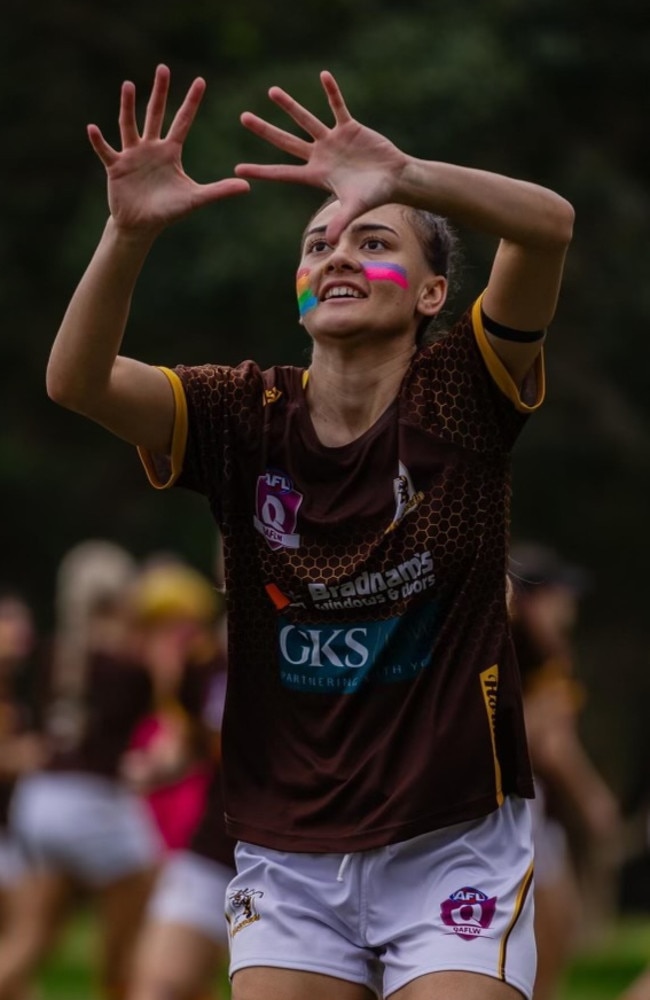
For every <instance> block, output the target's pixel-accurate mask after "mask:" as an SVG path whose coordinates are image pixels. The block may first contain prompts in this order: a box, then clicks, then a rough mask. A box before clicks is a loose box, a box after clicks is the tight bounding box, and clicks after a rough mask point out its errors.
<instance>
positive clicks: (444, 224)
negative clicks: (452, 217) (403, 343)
mask: <svg viewBox="0 0 650 1000" xmlns="http://www.w3.org/2000/svg"><path fill="white" fill-rule="evenodd" d="M404 214H405V215H406V217H407V219H408V221H409V222H410V224H411V226H412V227H413V231H414V232H415V235H416V236H417V238H418V241H419V243H420V246H421V247H422V250H423V252H424V257H425V260H426V261H427V263H428V265H429V267H430V268H431V269H432V271H434V272H435V273H436V274H441V275H442V276H443V277H444V278H446V279H447V301H448V302H449V301H450V300H451V299H452V298H453V296H454V294H455V293H456V290H457V287H458V284H459V283H460V278H459V272H460V266H461V257H462V254H461V249H460V241H459V239H458V235H457V234H456V231H455V229H453V227H452V226H451V225H450V224H449V222H448V220H447V219H445V217H444V216H442V215H436V214H435V212H428V211H427V210H426V209H424V208H411V207H410V206H404ZM440 315H441V314H440V313H439V314H438V315H437V316H423V317H422V319H421V320H420V323H419V325H418V328H417V331H416V335H415V342H416V344H418V346H419V345H421V344H425V343H428V342H429V341H430V340H432V339H434V338H435V337H436V336H437V335H438V334H439V333H440V329H439V328H440Z"/></svg>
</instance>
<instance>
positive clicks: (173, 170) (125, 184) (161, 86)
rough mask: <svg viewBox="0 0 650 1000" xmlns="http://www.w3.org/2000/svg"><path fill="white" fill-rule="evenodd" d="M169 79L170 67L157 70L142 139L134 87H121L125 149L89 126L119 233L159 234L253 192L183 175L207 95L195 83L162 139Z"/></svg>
mask: <svg viewBox="0 0 650 1000" xmlns="http://www.w3.org/2000/svg"><path fill="white" fill-rule="evenodd" d="M169 77H170V73H169V69H168V68H167V67H166V66H162V65H161V66H158V67H157V69H156V74H155V77H154V82H153V87H152V90H151V96H150V98H149V103H148V104H147V110H146V115H145V120H144V127H143V129H142V134H140V132H139V131H138V125H137V122H136V116H135V86H134V85H133V84H132V83H130V82H125V83H124V84H123V85H122V94H121V100H120V118H119V125H120V139H121V143H122V149H121V150H116V149H113V147H112V146H110V145H109V144H108V143H107V142H106V140H105V139H104V137H103V135H102V133H101V132H100V130H99V128H98V127H97V125H89V126H88V138H89V140H90V143H91V145H92V147H93V149H94V150H95V152H96V153H97V156H98V157H99V159H100V160H101V161H102V163H103V164H104V166H105V168H106V174H107V180H108V203H109V208H110V211H111V215H112V217H113V220H114V222H115V223H116V225H117V226H119V227H120V228H121V229H125V230H134V231H143V232H157V231H159V230H160V229H162V228H164V227H165V226H166V225H168V224H169V223H170V222H173V221H175V220H176V219H180V218H182V217H183V216H185V215H188V214H189V213H190V212H192V211H193V210H194V209H196V208H200V207H201V206H203V205H207V204H209V203H210V202H213V201H216V200H217V199H219V198H226V197H228V196H229V195H235V194H242V193H244V192H245V191H248V190H249V187H250V185H249V184H248V183H247V182H246V181H245V180H240V179H238V178H236V177H230V178H227V179H225V180H221V181H215V182H213V183H211V184H198V183H197V182H196V181H193V180H192V178H191V177H188V175H187V174H186V173H185V171H184V170H183V165H182V163H181V156H182V152H183V143H184V142H185V140H186V138H187V135H188V133H189V131H190V128H191V126H192V123H193V121H194V118H195V116H196V112H197V111H198V108H199V105H200V103H201V99H202V97H203V94H204V92H205V81H204V80H203V79H201V78H200V77H199V78H197V79H196V80H194V82H193V83H192V85H191V86H190V88H189V90H188V91H187V94H186V95H185V99H184V100H183V103H182V104H181V106H180V107H179V109H178V111H177V112H176V115H175V116H174V120H173V121H172V123H171V125H170V127H169V130H168V132H167V134H166V135H165V136H163V135H162V127H163V121H164V118H165V111H166V107H167V95H168V92H169Z"/></svg>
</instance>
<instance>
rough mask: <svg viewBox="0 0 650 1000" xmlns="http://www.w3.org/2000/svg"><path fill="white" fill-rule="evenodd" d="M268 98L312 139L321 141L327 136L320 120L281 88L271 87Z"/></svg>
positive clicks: (326, 131) (326, 130) (325, 128)
mask: <svg viewBox="0 0 650 1000" xmlns="http://www.w3.org/2000/svg"><path fill="white" fill-rule="evenodd" d="M269 97H270V98H271V100H272V101H273V103H274V104H277V106H278V107H279V108H282V110H283V111H286V113H287V114H288V115H289V116H290V117H291V118H293V120H294V122H295V123H296V125H300V127H301V128H302V129H304V130H305V132H307V133H308V135H310V136H311V137H312V138H313V139H322V138H323V137H324V136H325V135H327V133H328V131H329V129H328V128H327V125H324V124H323V122H322V121H321V120H320V118H317V117H316V115H313V114H312V113H311V111H308V110H307V108H304V107H303V106H302V104H298V101H295V100H294V99H293V97H291V95H290V94H287V92H286V90H283V89H282V87H271V89H270V90H269Z"/></svg>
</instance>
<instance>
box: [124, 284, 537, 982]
mask: <svg viewBox="0 0 650 1000" xmlns="http://www.w3.org/2000/svg"><path fill="white" fill-rule="evenodd" d="M166 373H167V375H168V378H169V380H170V382H171V384H172V388H173V390H174V393H175V399H176V422H175V430H174V438H173V445H172V454H171V466H170V468H165V467H164V463H162V462H161V461H160V460H159V459H158V458H157V457H155V456H152V455H150V454H148V453H146V452H144V451H142V452H141V457H142V459H143V461H144V464H145V467H146V469H147V472H148V474H149V477H150V479H151V481H152V482H153V484H154V485H156V486H158V487H162V486H166V485H171V484H172V483H175V482H177V483H178V484H179V485H182V486H186V487H190V488H192V489H195V490H198V491H200V492H202V493H204V494H205V495H206V496H207V497H208V500H209V502H210V505H211V508H212V511H213V513H214V516H215V519H216V520H217V522H218V524H219V526H220V528H221V531H222V534H223V541H224V552H225V561H226V591H227V594H228V601H229V604H228V611H229V618H228V631H229V686H228V699H227V703H226V713H225V719H224V730H223V738H224V773H225V796H226V817H227V829H228V832H229V833H230V834H231V835H232V836H233V837H236V838H237V839H238V840H240V841H242V842H244V843H245V844H246V843H247V844H252V845H257V846H258V847H260V848H261V849H262V850H261V854H262V855H264V852H265V850H266V852H267V856H268V855H269V852H271V853H272V852H281V853H285V854H286V852H300V853H301V854H303V853H308V854H339V857H341V856H345V855H346V854H349V853H355V854H356V853H358V852H372V851H374V850H377V849H381V848H383V847H385V846H386V845H395V844H401V843H403V842H405V841H409V840H411V839H413V838H419V837H421V836H422V835H427V834H431V833H432V832H433V831H440V830H442V829H443V828H449V829H450V831H452V828H453V827H455V826H456V825H458V824H464V823H472V822H473V821H477V820H481V819H482V818H483V817H486V816H488V815H489V814H490V813H492V812H494V811H495V810H497V808H498V807H499V806H501V805H502V804H503V803H504V801H505V799H506V797H508V796H515V797H517V798H526V797H531V796H532V794H533V787H532V779H531V774H530V767H529V761H528V756H527V750H526V742H525V735H524V725H523V717H522V708H521V695H520V690H519V681H518V674H517V668H516V663H515V659H514V654H513V649H512V644H511V639H510V632H509V624H508V615H507V610H506V603H505V572H506V549H507V534H508V512H509V495H510V486H509V455H510V451H511V448H512V446H513V444H514V442H515V441H516V439H517V437H518V435H519V433H520V431H521V429H522V427H523V426H524V423H525V421H526V418H527V415H528V413H529V412H530V411H532V410H533V409H535V408H536V407H537V406H538V405H539V404H540V403H541V400H542V397H543V392H544V377H543V367H542V362H541V360H540V361H539V362H538V363H537V365H536V368H535V370H534V372H533V374H532V376H531V378H530V379H529V384H528V385H527V387H526V390H525V392H523V393H522V394H519V393H518V392H517V389H516V387H515V385H514V383H513V382H512V380H511V379H510V377H509V375H508V373H507V372H506V370H505V368H504V367H503V365H502V364H501V363H500V361H499V359H498V358H497V356H496V355H495V354H494V352H493V351H492V350H491V348H490V345H489V342H488V340H487V338H486V335H485V330H484V327H483V322H482V318H481V310H480V302H476V303H475V304H474V306H473V308H472V309H471V310H469V311H468V312H467V313H465V314H464V315H463V316H462V318H461V319H460V320H459V322H458V323H457V324H456V325H455V326H454V327H453V328H452V329H451V330H450V332H449V333H448V334H447V335H445V336H444V337H443V338H441V339H440V340H438V341H437V342H436V343H435V344H433V345H430V346H427V347H423V348H421V349H420V350H419V351H418V352H417V354H416V355H415V356H414V358H413V360H412V362H411V365H410V367H409V369H408V370H407V372H406V374H405V377H404V379H403V382H402V385H401V388H400V392H399V394H398V397H397V399H396V400H395V401H394V403H393V404H392V405H391V406H389V407H388V409H387V410H386V411H385V412H384V413H383V415H382V416H381V417H380V418H379V420H378V421H377V422H376V423H375V425H374V426H373V427H371V428H370V429H369V430H368V431H367V432H366V433H365V434H363V435H362V436H361V437H360V438H358V439H357V440H355V441H353V442H352V443H350V444H348V445H345V446H343V447H336V448H328V447H324V446H323V445H321V444H320V442H319V440H318V438H317V436H316V434H315V431H314V428H313V425H312V423H311V419H310V416H309V412H308V408H307V405H306V400H305V392H304V388H305V385H306V382H307V379H308V377H309V376H308V372H306V371H304V370H302V369H298V368H290V367H276V368H273V369H271V370H269V371H267V372H262V371H261V370H260V369H259V368H258V367H257V366H256V365H255V364H253V363H252V362H245V363H243V364H241V365H240V366H238V367H236V368H226V367H218V366H210V365H206V366H202V367H195V368H186V367H178V368H177V369H175V370H174V371H173V372H172V371H167V370H166ZM252 609H253V610H252ZM479 825H480V824H479ZM524 839H525V838H524ZM246 849H247V848H243V850H246ZM292 856H293V855H292ZM528 860H530V858H529V857H528ZM508 865H509V861H508V860H507V858H506V859H505V867H506V868H507V867H508ZM529 869H530V865H529V864H523V862H522V864H521V865H520V867H519V868H518V869H517V870H518V871H519V889H518V892H519V895H517V893H516V892H515V893H514V896H513V894H512V893H510V896H511V901H512V900H513V899H514V897H515V896H516V897H517V902H516V906H515V908H514V909H513V910H512V912H511V914H510V916H511V919H512V920H513V921H516V920H517V919H518V918H519V916H520V915H521V913H522V912H523V907H524V901H525V898H526V896H527V892H528V886H529V884H530V870H529ZM256 870H257V871H258V872H259V871H260V868H259V866H258V867H257V869H256ZM458 878H459V875H458V874H456V875H455V876H452V880H451V882H448V883H446V884H444V886H443V883H441V884H440V892H441V894H442V895H443V896H444V894H445V893H447V897H448V898H449V899H452V903H453V896H454V893H455V892H460V893H461V896H460V897H458V898H461V897H462V893H463V890H465V889H467V890H469V891H472V890H474V889H475V890H476V891H477V893H478V895H477V897H476V898H477V899H481V893H482V890H481V886H480V885H476V886H465V885H461V884H459V885H456V884H455V883H456V881H458ZM454 879H455V880H454ZM452 883H453V884H452ZM246 888H247V889H248V891H249V894H250V892H251V891H253V892H254V891H255V888H254V887H251V886H248V887H246ZM257 890H258V891H259V892H260V893H262V890H261V889H260V888H259V886H258V887H257ZM231 895H232V894H231ZM244 897H245V894H244V896H241V899H240V902H241V904H242V906H244V911H243V912H244V915H246V914H248V917H247V918H246V919H248V921H249V926H251V925H253V924H259V925H260V926H263V925H264V921H263V919H257V916H258V915H259V909H260V906H261V905H262V896H259V897H255V896H254V895H253V896H251V897H250V898H248V899H246V898H244ZM485 898H486V899H487V898H489V897H488V896H487V895H486V896H485ZM444 903H445V899H443V898H441V899H440V907H441V910H440V918H439V920H440V926H441V928H442V930H443V932H444V931H445V930H448V931H449V933H450V934H453V933H455V931H454V928H453V927H452V928H449V927H448V926H447V927H446V928H445V925H444V912H445V906H444V905H443V904H444ZM232 905H233V903H232V900H231V907H232ZM513 905H514V904H513ZM253 908H256V909H255V912H254V913H253ZM470 909H471V907H470ZM452 911H453V906H452ZM236 916H237V914H235V917H236ZM232 917H233V914H232V912H231V922H232ZM253 917H256V919H255V920H253ZM453 922H454V921H453V920H452V923H453ZM481 934H483V936H488V937H489V932H488V931H487V929H486V928H480V929H479V935H481ZM243 937H244V934H243V933H242V934H238V935H237V938H243ZM237 938H235V939H234V941H233V950H234V952H235V954H234V968H237V967H238V966H237V960H236V947H235V943H234V942H235V941H236V940H237ZM377 947H379V944H378V945H377ZM299 961H300V962H301V964H300V967H301V968H305V967H309V966H305V964H304V963H305V960H303V959H299ZM247 962H248V964H254V960H253V959H252V958H251V960H250V961H248V960H247V959H245V960H242V964H247ZM257 964H265V963H264V962H261V963H260V962H258V963H257ZM267 964H268V963H267ZM278 964H282V962H281V961H278ZM313 967H318V966H313ZM436 967H440V966H436ZM463 967H471V962H470V963H469V966H463ZM425 971H426V970H425ZM478 971H485V970H484V969H482V968H481V969H478ZM339 974H341V973H339ZM415 974H418V973H415ZM493 974H497V973H493ZM498 974H501V976H502V978H505V979H508V973H507V971H506V970H503V969H502V970H501V972H500V973H498ZM404 975H405V976H406V978H405V979H404V981H405V982H406V981H408V979H409V977H411V978H412V973H411V972H405V973H404ZM351 978H353V979H354V980H357V981H359V980H360V981H364V982H366V981H367V982H368V985H371V986H372V987H373V988H375V989H376V988H377V986H376V984H375V982H374V981H373V979H372V977H371V976H370V975H368V977H367V978H366V973H365V972H364V973H363V974H361V973H359V974H357V975H351ZM511 980H512V981H513V982H515V984H516V985H518V987H519V988H520V989H522V992H526V991H527V990H528V989H529V986H530V983H529V982H527V980H526V973H523V972H522V973H521V974H520V975H518V974H517V973H513V975H512V976H511ZM391 982H392V988H393V989H397V988H399V985H401V984H402V981H401V980H400V978H399V974H398V973H394V975H393V977H392V980H391Z"/></svg>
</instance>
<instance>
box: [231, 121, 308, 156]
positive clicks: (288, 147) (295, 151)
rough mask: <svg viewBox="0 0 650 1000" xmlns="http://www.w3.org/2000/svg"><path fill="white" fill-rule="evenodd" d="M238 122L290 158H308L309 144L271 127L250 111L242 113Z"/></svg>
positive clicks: (274, 126)
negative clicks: (287, 154)
mask: <svg viewBox="0 0 650 1000" xmlns="http://www.w3.org/2000/svg"><path fill="white" fill-rule="evenodd" d="M239 120H240V121H241V123H242V125H243V126H244V127H245V128H247V129H248V130H249V132H252V133H253V134H254V135H257V136H259V138H260V139H265V140H266V141H267V142H270V143H271V145H272V146H276V147H277V148H278V149H281V150H282V151H283V152H285V153H289V154H290V155H291V156H297V157H298V158H299V159H301V160H307V159H308V158H309V151H310V149H311V143H309V142H307V141H306V140H305V139H301V138H300V137H299V136H297V135H293V134H292V133H291V132H285V130H284V129H281V128H278V127H277V126H276V125H271V124H270V122H267V121H265V120H264V119H263V118H259V117H258V116H257V115H254V114H253V113H252V112H251V111H244V113H243V114H242V115H241V116H240V119H239Z"/></svg>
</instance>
